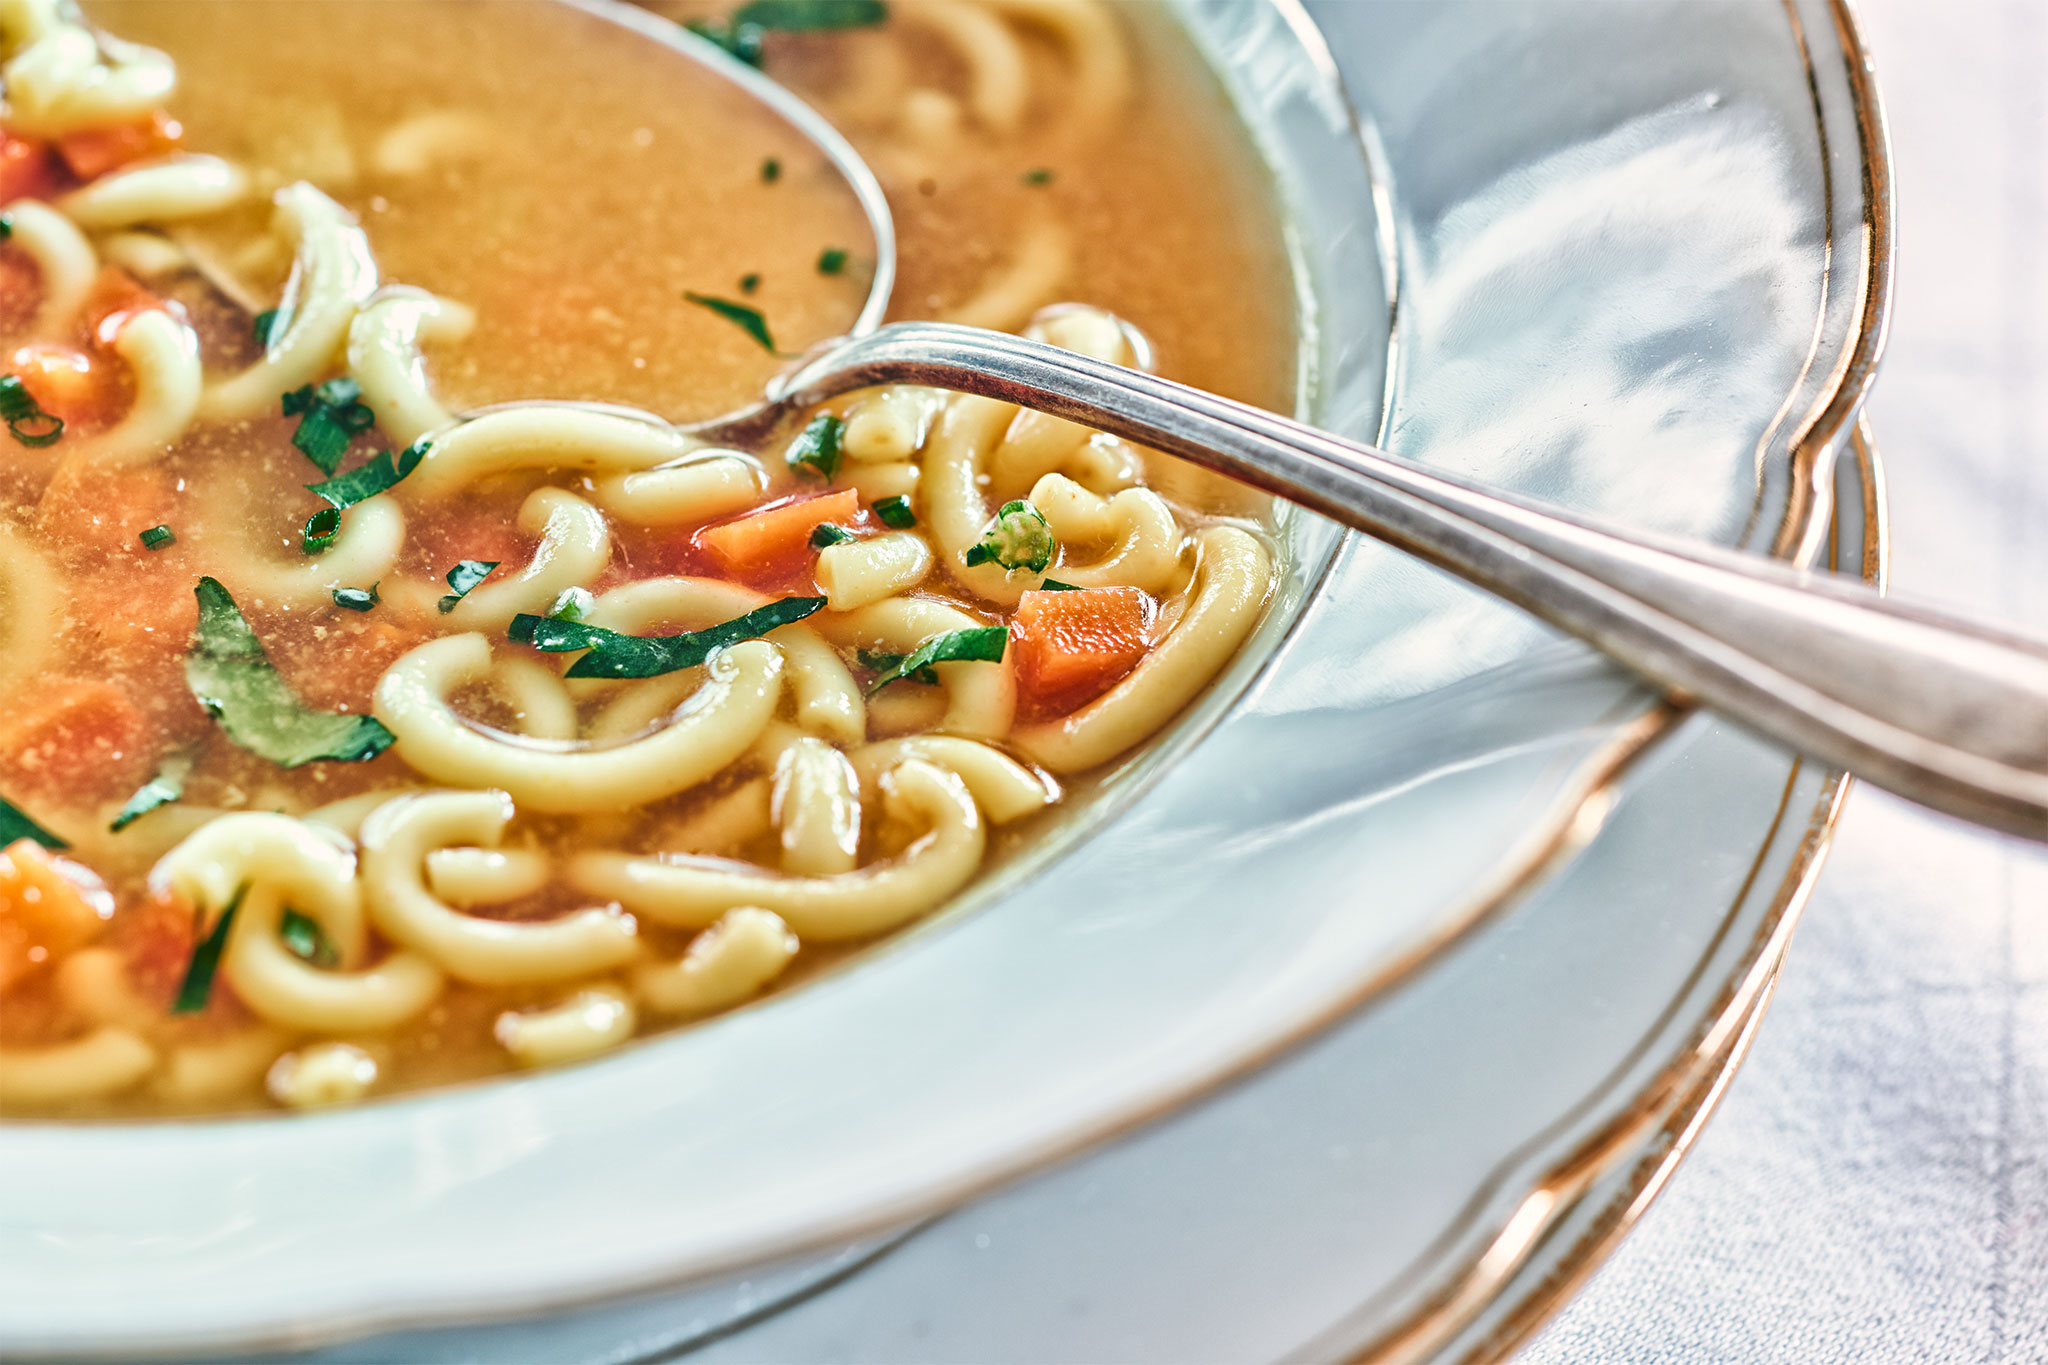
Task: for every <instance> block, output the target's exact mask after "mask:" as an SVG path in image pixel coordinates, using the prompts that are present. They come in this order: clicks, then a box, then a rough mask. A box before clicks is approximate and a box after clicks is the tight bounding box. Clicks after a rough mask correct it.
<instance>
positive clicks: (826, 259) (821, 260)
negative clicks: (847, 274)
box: [818, 246, 846, 275]
mask: <svg viewBox="0 0 2048 1365" xmlns="http://www.w3.org/2000/svg"><path fill="white" fill-rule="evenodd" d="M845 269H846V253H845V252H844V251H842V250H841V249H840V248H838V247H836V246H828V247H826V248H825V249H824V250H823V251H821V252H819V253H818V273H819V274H820V275H838V274H841V273H843V272H844V271H845Z"/></svg>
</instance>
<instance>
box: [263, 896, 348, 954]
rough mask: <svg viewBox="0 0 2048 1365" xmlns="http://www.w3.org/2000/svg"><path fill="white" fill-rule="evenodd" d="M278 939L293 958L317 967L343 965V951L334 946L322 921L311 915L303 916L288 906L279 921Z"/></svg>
mask: <svg viewBox="0 0 2048 1365" xmlns="http://www.w3.org/2000/svg"><path fill="white" fill-rule="evenodd" d="M277 937H278V939H279V940H280V941H281V942H283V944H284V946H285V947H286V948H287V949H288V950H289V951H290V952H291V954H292V956H293V957H296V958H299V959H301V960H302V961H305V962H310V963H312V964H313V965H314V966H315V967H338V966H340V965H341V950H340V949H338V948H336V947H335V946H334V940H332V939H330V938H328V937H327V931H326V930H324V929H322V928H321V927H320V921H318V920H316V919H314V918H313V917H312V916H311V915H302V914H300V913H299V912H298V911H296V910H294V909H292V908H291V907H290V906H286V907H285V911H284V915H283V917H282V918H281V919H279V920H278V924H277Z"/></svg>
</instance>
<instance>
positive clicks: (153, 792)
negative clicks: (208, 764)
mask: <svg viewBox="0 0 2048 1365" xmlns="http://www.w3.org/2000/svg"><path fill="white" fill-rule="evenodd" d="M191 773H192V755H190V754H172V755H171V756H170V757H169V758H166V759H165V760H164V761H163V762H162V763H160V764H158V765H157V770H156V776H155V777H152V778H150V779H149V781H147V782H145V783H143V784H142V785H141V786H140V787H138V788H136V789H135V795H133V796H131V797H129V798H128V800H127V802H126V804H124V805H123V806H122V807H121V809H120V810H119V811H118V812H116V813H115V815H114V821H113V823H112V824H110V825H108V826H107V830H108V832H109V833H112V834H119V833H120V832H121V831H122V830H124V829H126V828H128V826H130V825H132V824H134V823H135V822H136V821H137V820H140V819H141V818H142V817H143V816H145V815H147V814H149V813H150V812H151V811H153V810H155V809H156V808H157V807H158V806H168V805H170V804H171V803H172V802H173V801H176V800H179V799H181V798H182V797H183V796H184V795H185V779H186V778H187V777H189V776H190V775H191Z"/></svg>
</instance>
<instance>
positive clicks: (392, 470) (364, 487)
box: [306, 437, 429, 510]
mask: <svg viewBox="0 0 2048 1365" xmlns="http://www.w3.org/2000/svg"><path fill="white" fill-rule="evenodd" d="M428 445H429V442H428V441H427V439H426V438H425V437H421V438H420V439H419V440H417V441H414V442H413V443H412V444H411V445H409V446H407V447H406V448H405V449H404V450H402V451H400V452H399V453H398V456H397V458H396V460H394V459H393V458H392V454H391V452H390V451H388V450H380V451H378V452H377V453H376V454H375V455H373V456H371V457H370V458H369V459H367V460H365V461H363V463H361V464H359V465H357V466H356V467H355V468H354V469H351V470H350V471H349V472H348V473H346V474H340V475H336V476H335V477H334V478H331V479H328V480H326V481H325V482H323V483H309V484H307V485H306V491H307V492H308V493H311V494H313V495H314V496H316V497H319V498H322V499H324V500H326V501H327V502H328V503H329V504H331V505H332V506H333V507H335V508H336V509H337V510H339V509H341V508H344V507H353V506H355V505H356V504H357V503H359V502H363V501H365V500H367V499H370V498H374V497H376V496H377V495H378V494H379V493H386V492H389V491H390V490H391V489H392V488H394V487H396V486H397V484H398V482H399V480H401V479H403V478H404V477H405V476H406V475H408V474H410V473H412V472H413V471H414V470H415V469H418V468H419V467H420V461H421V460H424V459H426V458H427V448H428Z"/></svg>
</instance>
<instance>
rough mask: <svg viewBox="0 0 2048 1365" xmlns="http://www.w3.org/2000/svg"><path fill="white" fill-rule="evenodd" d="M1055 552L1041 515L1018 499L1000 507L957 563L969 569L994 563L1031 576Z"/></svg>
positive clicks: (1056, 547)
mask: <svg viewBox="0 0 2048 1365" xmlns="http://www.w3.org/2000/svg"><path fill="white" fill-rule="evenodd" d="M1058 550H1059V541H1058V540H1057V539H1056V538H1055V537H1054V536H1053V533H1052V527H1050V526H1048V525H1047V524H1046V521H1045V514H1044V513H1042V512H1040V511H1039V510H1038V509H1037V508H1036V507H1033V506H1032V505H1031V504H1030V503H1028V502H1026V501H1025V500H1024V499H1022V498H1018V499H1016V500H1015V501H1012V502H1006V503H1004V504H1003V506H1002V509H1001V510H1000V511H998V512H997V513H996V515H995V520H994V521H992V522H990V523H989V526H988V529H987V530H986V531H983V532H982V533H981V539H980V540H978V541H976V542H975V543H974V544H972V545H970V546H968V547H967V553H966V554H964V555H962V556H961V557H960V562H961V563H963V564H965V565H967V567H969V568H973V567H974V566H975V565H977V564H998V565H1001V566H1002V567H1003V568H1005V569H1008V570H1010V571H1012V572H1014V571H1016V570H1018V569H1029V570H1030V571H1031V572H1032V573H1043V572H1044V571H1045V566H1046V565H1048V564H1050V563H1052V557H1053V555H1054V554H1055V553H1056V552H1057V551H1058Z"/></svg>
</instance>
